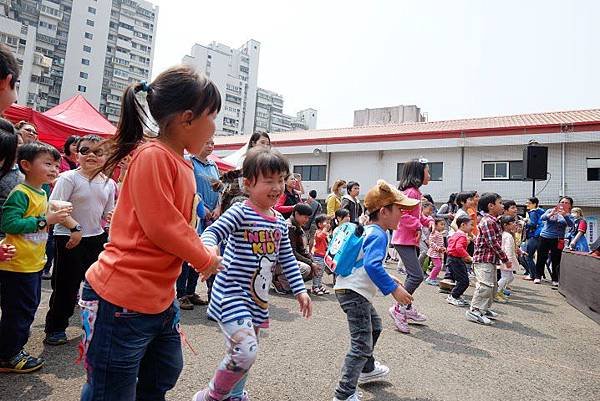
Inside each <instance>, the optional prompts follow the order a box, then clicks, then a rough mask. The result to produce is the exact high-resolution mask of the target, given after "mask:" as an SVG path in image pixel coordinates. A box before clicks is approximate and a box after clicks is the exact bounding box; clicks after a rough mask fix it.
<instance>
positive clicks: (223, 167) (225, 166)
mask: <svg viewBox="0 0 600 401" xmlns="http://www.w3.org/2000/svg"><path fill="white" fill-rule="evenodd" d="M208 158H209V159H210V160H212V161H214V162H215V164H216V165H217V168H218V169H219V171H230V170H233V169H235V166H233V165H231V164H229V163H227V162H226V161H224V160H223V159H221V158H220V157H219V156H216V155H214V154H211V155H208Z"/></svg>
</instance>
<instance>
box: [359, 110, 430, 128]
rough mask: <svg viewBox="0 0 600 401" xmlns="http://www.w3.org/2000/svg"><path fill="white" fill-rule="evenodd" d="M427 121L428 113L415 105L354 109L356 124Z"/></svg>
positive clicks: (361, 125)
mask: <svg viewBox="0 0 600 401" xmlns="http://www.w3.org/2000/svg"><path fill="white" fill-rule="evenodd" d="M424 121H427V116H426V114H422V113H421V109H420V108H419V107H417V106H415V105H411V106H402V105H400V106H394V107H381V108H378V109H364V110H355V111H354V126H355V127H364V126H368V125H388V124H401V123H408V122H411V123H418V122H424Z"/></svg>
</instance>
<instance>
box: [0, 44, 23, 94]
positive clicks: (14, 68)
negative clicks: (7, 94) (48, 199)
mask: <svg viewBox="0 0 600 401" xmlns="http://www.w3.org/2000/svg"><path fill="white" fill-rule="evenodd" d="M9 75H12V77H11V79H10V89H14V88H15V85H16V84H17V81H18V80H19V63H18V62H17V59H16V58H15V56H14V55H13V53H12V51H11V50H10V48H9V47H8V46H6V45H4V44H0V79H6V77H8V76H9Z"/></svg>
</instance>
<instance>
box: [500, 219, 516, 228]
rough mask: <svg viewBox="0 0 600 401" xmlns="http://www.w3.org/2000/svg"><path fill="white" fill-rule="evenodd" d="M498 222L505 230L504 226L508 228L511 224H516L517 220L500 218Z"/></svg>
mask: <svg viewBox="0 0 600 401" xmlns="http://www.w3.org/2000/svg"><path fill="white" fill-rule="evenodd" d="M498 222H499V223H500V226H501V227H502V228H504V226H507V225H509V224H510V223H514V222H515V218H514V217H513V216H500V218H499V219H498Z"/></svg>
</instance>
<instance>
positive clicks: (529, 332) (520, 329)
mask: <svg viewBox="0 0 600 401" xmlns="http://www.w3.org/2000/svg"><path fill="white" fill-rule="evenodd" d="M492 327H495V328H497V329H500V330H507V331H514V332H515V333H519V334H523V335H524V336H527V337H537V338H546V339H551V340H556V337H553V336H551V335H548V334H544V333H542V332H541V331H539V330H536V329H534V328H531V327H528V326H525V325H524V324H523V323H520V322H517V321H513V322H512V323H509V322H506V321H502V320H497V321H496V322H495V323H494V325H493V326H492Z"/></svg>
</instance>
